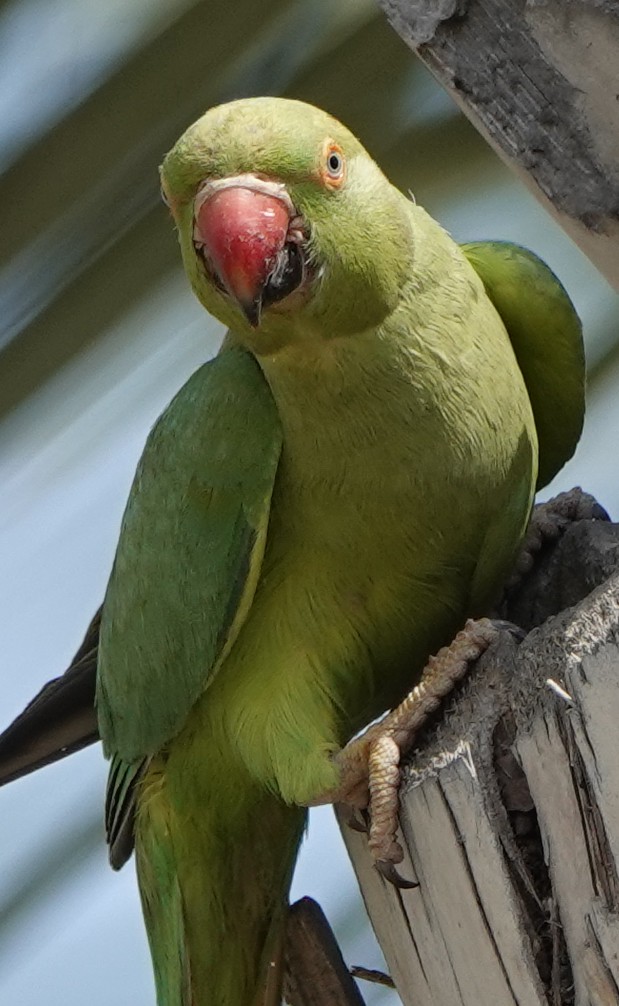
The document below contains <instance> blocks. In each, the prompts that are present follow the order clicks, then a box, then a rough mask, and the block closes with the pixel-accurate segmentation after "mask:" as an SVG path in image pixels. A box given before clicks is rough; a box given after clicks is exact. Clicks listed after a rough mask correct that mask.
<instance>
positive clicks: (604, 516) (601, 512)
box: [591, 500, 610, 523]
mask: <svg viewBox="0 0 619 1006" xmlns="http://www.w3.org/2000/svg"><path fill="white" fill-rule="evenodd" d="M591 518H592V520H605V521H608V522H609V523H610V516H609V514H608V513H607V512H606V510H605V509H604V507H603V506H601V505H600V504H599V503H598V502H597V500H594V501H593V505H592V507H591Z"/></svg>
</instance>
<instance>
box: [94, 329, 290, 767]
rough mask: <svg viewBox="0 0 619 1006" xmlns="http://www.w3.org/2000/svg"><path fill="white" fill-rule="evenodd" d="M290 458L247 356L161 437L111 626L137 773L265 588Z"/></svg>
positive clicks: (113, 743) (108, 605) (104, 629)
mask: <svg viewBox="0 0 619 1006" xmlns="http://www.w3.org/2000/svg"><path fill="white" fill-rule="evenodd" d="M280 449H281V433H280V429H279V421H278V417H277V413H276V411H275V406H274V403H273V400H272V397H271V395H270V392H269V389H268V387H267V385H266V382H265V381H264V378H263V377H262V374H261V372H260V370H259V368H258V367H257V365H256V363H255V361H254V359H253V358H252V357H251V356H250V355H249V354H248V353H247V352H245V351H244V350H242V349H239V348H236V349H229V350H226V351H225V352H223V353H221V354H220V355H219V356H218V357H216V358H215V360H213V361H211V362H210V363H207V364H205V365H204V366H203V367H201V368H200V370H198V371H197V373H195V374H194V375H193V377H191V378H190V379H189V381H188V382H187V383H186V384H185V386H184V387H183V388H182V389H181V391H179V393H178V394H177V395H176V397H175V398H174V399H173V401H172V402H171V404H170V405H169V406H168V408H167V409H166V411H165V412H164V413H163V415H162V416H161V418H160V419H159V420H158V422H157V423H156V424H155V427H154V428H153V430H152V432H151V434H150V436H149V438H148V441H147V444H146V448H145V451H144V454H143V455H142V459H141V461H140V464H139V467H138V470H137V473H136V476H135V481H134V483H133V487H132V489H131V495H130V497H129V502H128V504H127V508H126V511H125V515H124V517H123V523H122V528H121V534H120V541H119V545H118V550H117V553H116V559H115V562H114V567H113V570H112V575H111V577H110V582H109V585H108V589H107V593H106V597H105V604H104V608H103V617H102V621H101V636H100V649H99V667H98V688H97V711H98V717H99V728H100V731H101V736H102V739H103V744H104V748H105V750H106V751H107V752H111V753H114V754H116V755H120V756H121V757H122V758H123V759H124V760H125V761H126V762H133V761H135V760H136V759H140V758H141V757H143V756H145V755H151V754H154V753H155V752H156V751H158V750H159V749H160V748H161V747H162V745H164V744H165V743H166V742H168V741H169V740H170V739H171V738H172V737H173V736H174V735H175V734H176V733H178V731H179V729H180V728H181V726H182V725H183V723H184V721H185V720H186V717H187V715H188V713H189V711H190V710H191V708H192V706H193V705H194V703H195V702H196V699H197V698H198V697H199V696H200V695H201V693H202V692H203V691H204V689H205V688H206V687H207V684H208V682H209V680H210V679H211V678H212V676H213V674H214V672H215V670H216V667H217V665H218V662H219V661H220V660H221V658H222V656H223V655H224V654H225V653H226V652H227V651H228V650H229V649H230V647H231V645H232V643H233V642H234V638H235V636H236V634H237V633H238V630H239V628H240V625H241V624H242V621H243V618H244V617H245V616H246V614H247V611H248V610H249V607H250V605H251V598H252V596H253V592H254V590H255V587H256V583H257V579H258V574H259V569H260V563H261V561H262V554H263V552H264V546H265V541H266V528H267V522H268V517H269V506H270V502H271V493H272V490H273V482H274V479H275V472H276V470H277V464H278V460H279V454H280ZM127 640H130V641H131V645H130V646H127Z"/></svg>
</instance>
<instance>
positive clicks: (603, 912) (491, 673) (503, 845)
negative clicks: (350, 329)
mask: <svg viewBox="0 0 619 1006" xmlns="http://www.w3.org/2000/svg"><path fill="white" fill-rule="evenodd" d="M566 604H570V605H572V607H570V608H568V609H567V610H563V609H564V608H565V606H566ZM504 614H505V615H507V617H509V618H511V620H513V621H516V622H517V623H519V624H521V625H524V627H525V628H526V629H530V631H529V632H528V635H527V636H526V638H525V639H524V641H523V642H522V643H520V644H518V643H517V642H516V641H515V640H514V639H513V637H512V636H511V635H510V634H509V633H507V632H506V633H504V634H502V635H501V638H500V639H499V640H498V641H497V643H496V644H495V645H493V646H492V647H491V648H490V649H489V650H488V652H487V653H486V654H485V655H484V657H483V658H482V659H481V660H480V661H479V662H478V665H477V666H476V667H475V668H474V670H473V671H472V673H471V674H470V676H469V677H468V679H467V680H466V682H465V684H464V685H463V686H462V687H461V688H460V690H459V692H458V693H457V694H456V695H454V697H453V698H452V700H451V703H450V704H449V706H448V708H447V709H446V710H443V711H442V713H441V715H440V716H439V717H437V720H436V722H435V723H434V724H433V725H431V727H430V728H429V729H428V730H426V731H425V732H424V733H423V735H422V736H421V737H420V739H419V746H418V750H417V751H416V752H415V754H414V757H413V758H412V759H410V761H409V763H408V765H407V766H406V767H405V769H404V773H403V784H402V787H401V811H400V823H401V836H400V840H401V842H402V844H403V847H404V849H405V854H406V859H405V861H404V862H403V863H402V864H401V866H400V868H399V869H400V872H401V873H402V874H403V875H404V876H405V877H407V878H410V879H416V880H418V881H419V887H418V888H416V889H414V890H398V889H396V888H395V887H393V886H391V885H390V884H389V883H387V882H385V881H384V880H383V879H382V877H381V876H379V874H378V873H377V872H376V870H375V869H374V868H373V866H372V861H371V859H370V856H369V853H368V849H367V839H366V837H365V836H364V835H360V834H358V833H357V832H354V831H352V830H351V829H350V828H349V827H347V826H346V825H345V824H344V823H343V819H341V827H342V832H343V835H344V839H345V841H346V844H347V846H348V849H349V853H350V856H351V858H352V861H353V864H354V867H355V870H356V872H357V876H358V879H359V883H360V886H361V889H362V892H363V896H364V898H365V902H366V905H367V908H368V912H369V914H370V918H371V920H372V924H373V926H374V929H375V931H376V934H377V936H378V939H379V941H380V943H381V946H382V949H383V952H384V954H385V957H386V959H387V962H388V965H389V968H390V971H391V975H392V977H393V978H394V980H395V983H396V986H397V989H398V992H399V995H400V997H401V999H402V1002H403V1003H404V1004H405V1006H409V1004H410V1006H413V1004H414V1006H512V1004H513V1006H516V1004H517V1006H549V1004H550V1006H571V1004H575V1006H585V1004H587V1006H615V1004H617V1006H619V867H618V863H619V525H613V524H610V523H606V522H602V521H582V522H579V523H577V524H575V525H573V526H572V527H571V528H570V529H569V530H568V531H567V532H566V534H565V535H564V537H563V538H562V540H561V541H560V542H559V544H558V545H557V546H556V547H554V548H553V549H548V551H547V554H545V555H542V557H541V561H540V562H539V563H538V565H537V566H536V569H535V571H534V573H533V574H532V576H531V577H530V578H529V580H528V581H527V582H526V583H525V584H524V585H523V587H522V588H521V589H520V590H519V591H518V593H517V595H516V596H514V597H512V598H510V599H509V601H508V603H507V608H506V611H505V612H504ZM532 626H539V627H537V628H532Z"/></svg>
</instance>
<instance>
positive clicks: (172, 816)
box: [135, 759, 306, 1006]
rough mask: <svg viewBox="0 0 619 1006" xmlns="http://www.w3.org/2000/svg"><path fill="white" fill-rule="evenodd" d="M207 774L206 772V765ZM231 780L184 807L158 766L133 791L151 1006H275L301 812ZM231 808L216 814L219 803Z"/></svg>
mask: <svg viewBox="0 0 619 1006" xmlns="http://www.w3.org/2000/svg"><path fill="white" fill-rule="evenodd" d="M211 768H212V765H211ZM241 783H242V780H240V779H235V778H231V777H228V778H227V779H226V780H224V781H222V788H214V790H213V792H212V793H210V794H209V793H208V791H206V790H205V789H204V788H202V789H201V788H200V787H197V788H196V787H195V786H191V787H189V788H188V789H187V790H186V791H185V792H186V793H191V797H190V805H187V804H184V801H183V793H179V792H178V790H176V788H175V786H174V784H173V783H171V782H170V779H169V777H168V775H167V772H166V763H165V761H164V760H163V759H153V761H152V762H151V764H150V765H149V766H148V768H147V770H146V772H145V775H144V777H143V779H142V780H141V781H140V783H138V801H137V804H138V809H137V815H136V833H135V838H136V857H137V866H138V878H139V882H140V892H141V897H142V905H143V910H144V917H145V920H146V928H147V931H148V937H149V943H150V948H151V954H152V958H153V967H154V971H155V981H156V985H157V1003H158V1006H279V1003H280V1002H281V986H282V971H283V938H284V929H285V919H286V911H287V905H288V890H289V887H290V881H291V877H292V870H293V867H294V862H295V859H296V853H297V849H298V845H299V842H300V839H301V836H302V833H303V828H304V824H305V819H306V812H305V811H304V810H303V808H299V807H289V806H287V805H286V804H284V803H283V802H282V801H281V800H280V799H278V798H277V797H275V796H274V795H272V794H269V793H265V791H264V790H259V791H256V790H254V789H253V788H252V790H251V792H250V791H249V790H248V789H244V788H243V785H242V784H241ZM222 794H223V800H224V802H225V801H226V800H227V799H229V798H230V797H231V796H233V798H234V806H235V813H234V814H230V813H229V812H228V811H229V808H226V812H224V813H221V806H218V805H217V804H218V803H219V801H218V797H219V796H220V795H222Z"/></svg>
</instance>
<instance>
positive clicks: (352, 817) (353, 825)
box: [343, 805, 370, 835]
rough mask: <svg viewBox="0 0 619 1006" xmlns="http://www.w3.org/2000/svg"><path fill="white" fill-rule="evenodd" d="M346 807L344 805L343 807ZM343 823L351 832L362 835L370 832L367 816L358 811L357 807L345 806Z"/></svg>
mask: <svg viewBox="0 0 619 1006" xmlns="http://www.w3.org/2000/svg"><path fill="white" fill-rule="evenodd" d="M343 806H346V805H343ZM344 816H345V821H346V824H347V825H348V827H349V828H350V829H351V831H358V832H360V833H361V834H362V835H367V833H368V832H369V830H370V825H369V821H368V817H367V814H366V813H365V812H364V811H362V810H358V808H357V807H351V806H346V810H345V814H344Z"/></svg>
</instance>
